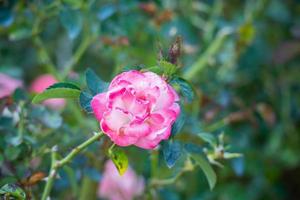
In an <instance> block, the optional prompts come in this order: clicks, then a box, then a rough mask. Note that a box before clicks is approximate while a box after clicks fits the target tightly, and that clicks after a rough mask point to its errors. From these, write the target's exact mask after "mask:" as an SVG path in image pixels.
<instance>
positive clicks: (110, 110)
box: [91, 70, 180, 149]
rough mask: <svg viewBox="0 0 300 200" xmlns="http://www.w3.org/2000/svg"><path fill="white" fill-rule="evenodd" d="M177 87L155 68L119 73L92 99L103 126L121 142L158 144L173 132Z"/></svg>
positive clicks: (114, 139)
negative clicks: (154, 71)
mask: <svg viewBox="0 0 300 200" xmlns="http://www.w3.org/2000/svg"><path fill="white" fill-rule="evenodd" d="M178 100H179V97H178V95H177V93H176V92H175V90H174V89H173V88H172V87H171V86H170V85H169V84H168V83H167V82H166V81H165V80H164V79H163V78H162V77H160V76H158V75H157V74H155V73H153V72H144V73H142V72H139V71H135V70H132V71H128V72H123V73H121V74H119V75H117V76H116V77H115V78H114V79H113V80H112V82H111V83H110V86H109V88H108V91H107V92H104V93H100V94H98V95H96V96H94V98H93V99H92V101H91V106H92V109H93V112H94V115H95V117H96V118H97V119H98V120H99V121H100V126H101V129H102V130H103V132H104V133H105V134H107V135H108V136H109V137H110V139H111V140H112V141H113V142H114V143H116V144H117V145H119V146H128V145H135V146H138V147H140V148H144V149H153V148H155V147H156V146H157V145H158V144H159V142H160V141H161V140H166V139H168V138H169V136H170V134H171V126H172V124H173V123H174V122H175V120H176V118H177V116H178V115H179V112H180V107H179V105H178V103H177V101H178Z"/></svg>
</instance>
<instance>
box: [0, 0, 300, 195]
mask: <svg viewBox="0 0 300 200" xmlns="http://www.w3.org/2000/svg"><path fill="white" fill-rule="evenodd" d="M299 19H300V1H297V0H287V1H283V0H253V1H252V0H246V1H239V0H227V1H225V0H224V1H222V0H215V1H213V0H205V1H204V0H203V1H200V0H199V1H196V0H156V1H137V0H118V1H117V0H113V1H105V0H83V1H77V0H28V1H27V0H19V1H17V0H0V71H1V72H4V73H7V74H10V75H12V76H14V77H16V78H19V79H22V80H24V82H25V85H27V86H28V85H30V83H31V81H32V80H33V79H34V78H35V77H37V76H38V75H40V74H43V73H51V74H53V75H54V76H56V77H57V79H59V80H60V81H66V80H70V79H71V80H72V81H73V82H75V83H77V84H78V85H81V86H82V85H84V73H83V72H84V71H85V70H86V69H87V68H88V67H90V68H93V69H94V70H95V72H96V73H97V74H98V75H99V76H100V77H101V78H102V79H104V80H105V81H109V80H111V78H112V77H114V76H115V75H116V74H117V73H119V72H120V71H122V70H125V69H127V68H128V66H139V65H142V66H154V65H156V64H157V58H158V57H159V55H158V52H159V50H160V48H162V49H163V50H164V51H167V49H168V47H169V46H170V44H171V43H172V42H173V41H174V40H175V37H176V36H181V38H182V41H183V43H182V56H181V58H180V60H179V63H178V65H179V66H180V70H181V74H182V76H183V77H184V78H186V79H189V80H190V81H191V82H192V84H193V88H194V90H195V93H196V97H195V98H194V100H193V101H192V103H187V104H186V106H185V109H186V113H187V118H186V123H185V125H184V128H183V130H182V131H181V132H180V133H178V134H177V135H176V139H178V140H180V141H188V142H192V143H193V144H196V145H197V146H198V147H201V148H203V147H205V146H207V144H206V143H205V142H204V141H203V140H200V139H199V138H198V137H197V136H195V134H196V133H200V132H209V133H212V134H214V135H219V134H220V133H221V132H224V133H225V141H226V143H227V144H228V143H229V144H230V146H231V149H230V150H231V151H233V152H240V153H242V154H243V157H242V158H237V159H233V160H225V161H221V162H222V163H223V164H224V168H218V167H214V168H215V170H216V172H217V177H218V181H217V185H216V187H215V188H214V190H212V191H210V190H209V187H208V186H207V182H206V180H205V176H204V175H203V173H202V172H201V171H200V170H194V171H193V172H186V173H184V174H182V176H180V177H179V178H178V179H177V180H176V181H174V183H173V184H170V185H166V186H164V187H157V188H155V189H153V191H147V192H148V193H147V195H145V197H143V198H149V199H151V198H152V199H166V200H177V199H189V200H196V199H199V200H200V199H201V200H202V199H203V200H210V199H221V200H244V199H249V200H255V199H257V200H263V199H274V200H277V199H278V200H279V199H295V200H296V199H300V193H299V188H300V181H299V178H300V162H299V159H300V157H299V155H300V148H299V145H300V138H299V137H300V135H299V133H300V131H299V130H300V127H299V125H300V124H299V122H300V95H299V91H300V84H299V82H300V70H299V69H300V68H299V64H300V60H299V55H300V21H299ZM70 72H76V73H78V77H77V78H75V79H74V78H70V77H69V76H68V74H70ZM13 99H14V101H15V102H16V104H18V105H19V106H21V109H22V112H21V114H22V116H21V122H19V124H18V125H17V128H15V125H14V123H13V121H12V120H11V119H10V118H5V117H1V119H0V133H1V137H0V153H1V154H0V166H1V167H0V169H1V171H0V186H2V185H4V184H6V183H16V182H21V181H22V180H23V181H24V179H26V177H30V176H31V175H32V174H34V173H36V172H37V171H42V172H45V173H47V172H48V169H49V166H50V160H49V151H50V148H51V147H52V146H54V145H58V146H59V151H60V152H61V153H62V154H64V153H66V152H68V151H69V150H70V148H71V147H74V146H75V145H76V144H78V143H80V142H82V141H84V139H85V138H87V137H89V136H90V135H89V134H91V133H92V132H93V131H95V130H97V129H98V124H97V122H96V120H94V119H93V118H92V116H90V115H86V114H85V113H83V112H82V111H81V109H80V107H79V106H78V102H74V101H69V102H68V104H67V107H66V108H65V109H64V110H63V111H61V112H54V111H50V110H47V109H45V108H44V107H42V106H40V107H39V106H38V107H36V106H33V105H31V103H30V101H29V100H30V99H31V96H30V95H29V94H27V93H25V94H24V93H23V92H22V91H17V92H16V93H15V94H14V96H13ZM7 101H8V100H5V101H4V100H3V101H2V100H1V109H3V107H4V105H5V104H7ZM24 102H25V103H24ZM11 107H12V108H11V109H12V110H13V109H14V106H11ZM22 120H23V121H22ZM19 137H22V138H23V140H22V142H19V141H18V139H19ZM108 145H109V141H108V140H104V141H103V143H102V145H101V148H99V145H92V146H91V147H89V150H90V151H85V152H84V153H83V154H82V155H80V156H78V157H76V159H75V160H74V161H73V162H72V163H71V165H70V166H68V167H65V168H64V169H63V170H62V171H61V172H60V176H61V178H60V179H59V180H57V182H56V184H55V187H54V191H55V192H53V199H95V198H96V197H95V194H96V193H95V191H96V187H97V182H98V180H99V177H100V176H101V169H102V167H103V166H102V163H103V161H104V159H106V158H107V157H106V155H105V154H106V152H105V151H104V149H106V148H105V147H107V146H108ZM126 153H127V154H128V157H129V163H130V164H131V165H132V166H133V167H134V168H135V169H136V170H137V171H138V173H141V174H143V175H144V176H145V177H146V178H147V179H148V178H149V177H151V175H153V174H151V173H153V171H151V169H150V164H149V163H150V162H151V159H152V158H153V157H154V158H155V155H154V156H153V155H151V156H150V153H149V152H147V151H143V150H138V149H136V148H133V147H132V148H126ZM156 153H157V154H158V152H156ZM156 156H158V157H159V159H158V162H159V166H160V168H166V166H165V164H164V163H163V162H161V158H160V157H161V156H160V155H156ZM33 161H36V162H38V161H41V162H40V163H38V164H37V166H36V167H34V166H33V164H32V162H33ZM152 161H153V160H152ZM178 165H180V163H179V162H178V163H177V164H175V168H174V169H173V170H174V171H176V169H177V167H176V166H178ZM161 170H163V169H161ZM164 170H166V171H168V170H167V168H166V169H164ZM169 171H170V170H169ZM43 185H44V184H43V182H38V183H37V184H34V185H33V186H29V187H28V188H27V189H28V190H29V191H31V196H32V198H33V199H39V196H40V194H41V191H42V188H43Z"/></svg>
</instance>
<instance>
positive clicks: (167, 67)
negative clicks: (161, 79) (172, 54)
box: [159, 60, 177, 77]
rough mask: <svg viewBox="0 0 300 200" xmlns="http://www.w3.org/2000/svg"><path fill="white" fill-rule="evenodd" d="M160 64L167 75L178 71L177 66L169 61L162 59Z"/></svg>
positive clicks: (169, 75) (170, 75)
mask: <svg viewBox="0 0 300 200" xmlns="http://www.w3.org/2000/svg"><path fill="white" fill-rule="evenodd" d="M159 66H160V67H161V68H162V71H163V73H164V75H165V76H167V77H172V76H173V75H174V74H175V73H176V72H177V66H176V65H174V64H172V63H170V62H168V61H165V60H162V61H160V62H159Z"/></svg>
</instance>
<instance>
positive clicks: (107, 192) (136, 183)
mask: <svg viewBox="0 0 300 200" xmlns="http://www.w3.org/2000/svg"><path fill="white" fill-rule="evenodd" d="M144 186H145V183H144V179H143V178H142V177H139V176H138V175H136V173H135V172H134V171H133V169H132V168H130V167H128V169H127V171H126V172H125V173H124V174H123V175H122V176H121V175H120V174H119V173H118V171H117V168H116V167H115V166H114V164H113V162H112V161H107V162H106V164H105V169H104V173H103V177H102V180H101V182H100V184H99V190H98V195H99V197H102V198H106V199H109V200H132V199H133V198H134V197H137V196H140V195H141V194H142V193H143V191H144Z"/></svg>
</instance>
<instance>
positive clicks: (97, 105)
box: [91, 93, 107, 121]
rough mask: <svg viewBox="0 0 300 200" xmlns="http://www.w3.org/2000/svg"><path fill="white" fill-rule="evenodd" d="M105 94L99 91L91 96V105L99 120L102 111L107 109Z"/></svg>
mask: <svg viewBox="0 0 300 200" xmlns="http://www.w3.org/2000/svg"><path fill="white" fill-rule="evenodd" d="M106 96H107V94H106V93H100V94H97V95H96V96H94V97H93V99H92V101H91V107H92V110H93V112H94V115H95V117H96V119H97V120H99V121H101V119H102V117H103V114H104V112H106V111H107V97H106Z"/></svg>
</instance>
